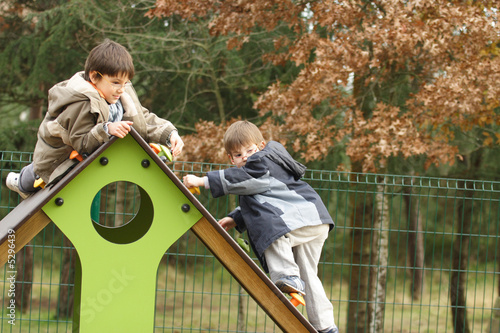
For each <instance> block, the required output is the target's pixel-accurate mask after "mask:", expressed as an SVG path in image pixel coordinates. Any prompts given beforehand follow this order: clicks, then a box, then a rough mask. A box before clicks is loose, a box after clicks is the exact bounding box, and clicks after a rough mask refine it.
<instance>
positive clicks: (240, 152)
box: [229, 141, 266, 168]
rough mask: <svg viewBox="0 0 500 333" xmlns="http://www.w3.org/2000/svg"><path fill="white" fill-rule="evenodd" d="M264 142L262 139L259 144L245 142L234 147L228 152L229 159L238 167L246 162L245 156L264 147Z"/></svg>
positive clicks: (247, 156)
mask: <svg viewBox="0 0 500 333" xmlns="http://www.w3.org/2000/svg"><path fill="white" fill-rule="evenodd" d="M265 146H266V143H265V142H264V141H262V142H261V143H260V144H258V145H257V144H255V143H251V144H247V145H243V146H241V147H239V148H238V149H235V150H234V151H233V152H231V154H229V158H230V159H231V163H233V164H234V165H236V166H237V167H238V168H241V167H242V166H244V165H245V164H246V163H247V158H249V157H250V156H252V155H253V154H255V153H256V152H258V151H259V150H262V149H264V147H265Z"/></svg>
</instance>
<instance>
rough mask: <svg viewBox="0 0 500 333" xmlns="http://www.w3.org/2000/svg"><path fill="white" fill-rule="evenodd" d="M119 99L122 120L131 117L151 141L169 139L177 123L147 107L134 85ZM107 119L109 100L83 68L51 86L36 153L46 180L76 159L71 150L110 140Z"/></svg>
mask: <svg viewBox="0 0 500 333" xmlns="http://www.w3.org/2000/svg"><path fill="white" fill-rule="evenodd" d="M120 100H121V102H122V105H123V109H124V113H123V119H122V120H130V121H132V122H133V123H134V124H133V127H134V129H135V130H137V131H138V132H139V134H140V135H141V136H142V137H143V138H144V139H145V140H146V141H148V142H157V143H162V144H164V143H166V142H167V139H168V138H169V136H170V133H171V132H172V131H173V130H175V127H174V126H173V125H172V123H170V122H169V121H167V120H165V119H161V118H159V117H158V116H156V115H155V114H153V113H151V112H149V111H148V110H147V109H146V108H144V107H143V106H142V105H141V103H140V102H139V99H138V97H137V94H136V92H135V90H134V88H133V87H128V88H126V91H125V92H124V93H123V95H122V96H121V98H120ZM108 120H109V104H108V103H107V102H106V100H105V99H104V98H102V97H101V96H100V95H99V92H98V91H97V90H96V89H95V88H94V87H93V86H92V85H91V83H90V82H88V81H86V80H85V79H84V78H83V72H79V73H76V74H75V75H74V76H73V77H71V78H70V79H69V80H66V81H63V82H61V83H58V84H56V85H55V86H54V87H52V88H51V89H50V90H49V105H48V110H47V114H46V115H45V118H44V120H43V121H42V123H41V125H40V128H39V130H38V141H37V144H36V146H35V152H34V155H33V164H34V165H33V166H34V171H35V173H36V174H37V175H38V176H40V177H41V178H42V179H43V180H44V181H45V183H47V184H49V183H50V182H53V181H57V180H58V179H59V178H60V177H61V176H63V175H64V174H65V173H66V172H67V171H68V170H69V169H70V168H71V167H72V166H73V165H74V164H75V163H76V162H75V161H73V160H69V155H70V153H71V151H73V150H76V151H78V152H79V153H80V154H81V155H84V154H91V153H92V152H93V151H95V150H96V149H97V148H98V147H99V146H101V145H102V144H103V143H105V142H107V141H109V140H110V136H109V135H108V134H107V133H106V131H105V129H104V124H105V123H106V122H108Z"/></svg>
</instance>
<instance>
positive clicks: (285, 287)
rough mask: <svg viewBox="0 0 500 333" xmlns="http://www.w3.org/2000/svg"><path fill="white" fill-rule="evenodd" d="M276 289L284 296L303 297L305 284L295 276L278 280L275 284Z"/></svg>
mask: <svg viewBox="0 0 500 333" xmlns="http://www.w3.org/2000/svg"><path fill="white" fill-rule="evenodd" d="M275 284H276V287H278V289H279V290H281V292H282V293H284V294H290V293H298V294H301V295H305V294H306V293H305V289H306V286H305V283H304V281H302V280H301V279H300V278H299V277H298V276H297V275H289V276H284V277H282V278H280V279H278V280H277V281H276V282H275Z"/></svg>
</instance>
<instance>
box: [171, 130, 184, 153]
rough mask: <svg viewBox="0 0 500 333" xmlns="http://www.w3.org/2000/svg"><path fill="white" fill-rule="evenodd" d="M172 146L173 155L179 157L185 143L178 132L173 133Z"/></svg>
mask: <svg viewBox="0 0 500 333" xmlns="http://www.w3.org/2000/svg"><path fill="white" fill-rule="evenodd" d="M170 144H171V145H172V154H173V155H174V156H178V155H179V154H180V153H181V152H182V148H183V147H184V142H183V141H182V139H181V137H180V135H179V133H177V131H173V132H172V135H170Z"/></svg>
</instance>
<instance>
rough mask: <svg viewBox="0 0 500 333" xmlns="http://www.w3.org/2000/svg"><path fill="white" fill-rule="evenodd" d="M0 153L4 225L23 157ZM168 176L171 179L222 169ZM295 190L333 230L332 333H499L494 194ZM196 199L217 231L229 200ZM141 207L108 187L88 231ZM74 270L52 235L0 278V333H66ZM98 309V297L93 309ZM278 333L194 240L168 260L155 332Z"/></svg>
mask: <svg viewBox="0 0 500 333" xmlns="http://www.w3.org/2000/svg"><path fill="white" fill-rule="evenodd" d="M0 153H1V159H0V163H1V164H0V178H1V180H2V186H1V192H0V218H3V217H4V216H5V215H6V214H8V212H9V211H10V210H12V209H13V208H14V207H15V206H16V205H17V204H18V203H19V200H20V198H19V197H18V195H17V194H16V193H13V192H11V191H9V190H8V189H7V188H6V187H5V185H4V184H5V178H6V177H7V174H8V173H9V172H11V171H19V170H20V169H21V168H22V167H23V166H24V165H26V164H27V163H29V162H30V160H31V154H30V153H19V152H5V151H4V152H0ZM169 166H170V167H171V168H172V170H174V172H175V173H176V174H177V175H178V176H179V177H182V175H184V174H186V173H194V174H198V175H201V174H204V173H205V172H207V171H211V170H218V169H220V168H225V167H228V166H227V165H218V164H207V163H187V162H175V163H172V164H169ZM304 180H305V181H307V182H309V183H310V184H311V185H312V186H313V187H314V188H315V189H316V191H317V192H318V193H319V194H320V196H321V197H322V199H323V201H324V202H325V204H326V205H327V207H328V209H329V211H330V214H331V215H332V217H333V219H334V221H335V222H336V227H335V229H334V230H333V231H332V232H331V233H330V237H329V239H328V240H327V242H326V243H325V246H324V250H323V255H322V258H321V262H320V265H319V275H320V277H321V279H322V281H323V284H324V287H325V290H326V291H327V294H328V296H329V297H330V299H331V301H332V303H333V305H334V315H335V320H336V323H337V325H338V326H339V328H340V330H341V332H344V331H345V332H489V331H491V332H493V331H494V332H498V330H499V328H498V322H499V320H500V318H499V317H500V313H499V310H500V305H499V304H500V303H498V302H499V301H498V300H499V289H498V284H499V281H498V270H499V269H498V264H499V260H500V255H499V254H500V242H499V218H500V209H499V202H500V201H499V199H500V183H497V182H491V181H477V180H476V181H472V180H460V179H444V178H424V177H410V176H397V175H380V174H354V173H341V172H333V171H324V170H308V171H307V173H306V176H305V177H304ZM198 198H199V200H200V202H201V203H202V204H203V205H204V206H205V207H206V208H207V209H208V211H210V212H211V214H212V215H213V216H214V217H215V218H216V219H220V218H222V217H224V216H226V214H227V213H228V212H229V211H231V210H232V209H234V207H235V206H236V199H235V197H232V196H228V197H223V198H219V199H213V198H211V197H210V194H209V191H203V190H202V193H201V195H199V196H198ZM138 201H140V195H139V194H138V192H137V191H136V188H135V184H130V183H123V182H120V183H113V184H110V185H108V186H107V187H105V188H103V189H102V190H101V191H100V192H99V193H97V194H96V199H95V203H94V204H95V207H97V208H92V212H93V214H92V218H93V220H94V223H101V224H104V225H107V226H116V225H120V224H123V223H127V221H128V220H129V219H130V218H131V217H132V216H134V214H135V213H136V212H137V209H136V208H135V207H136V205H137V202H138ZM233 237H235V238H238V237H243V238H245V237H246V235H238V234H236V233H234V234H233ZM250 255H251V257H254V256H253V253H251V254H250ZM74 266H75V253H74V248H73V247H72V245H71V243H70V242H69V241H68V240H67V239H66V238H65V237H64V235H63V234H62V233H61V232H60V231H59V230H58V229H57V227H55V225H54V224H52V223H51V224H49V225H48V226H47V227H46V228H45V229H44V230H43V231H42V232H41V233H39V234H38V235H37V236H36V237H35V238H34V239H33V240H32V241H31V242H30V243H29V244H28V245H27V246H26V247H25V248H24V249H23V250H21V251H20V252H19V253H18V254H17V256H16V262H15V268H12V267H10V266H9V265H5V266H4V267H2V268H0V304H1V311H0V332H70V331H72V308H73V298H72V295H73V294H72V292H73V283H74V281H73V278H74V269H75V267H74ZM95 274H99V272H95ZM106 278H109V277H103V279H106ZM124 283H126V282H124ZM14 294H15V295H14ZM108 296H109V295H108ZM12 304H15V306H14V311H12V308H13V307H12V306H11V305H12ZM103 306H106V297H104V295H103V297H102V299H98V300H97V301H96V304H95V308H96V310H98V309H99V307H103ZM131 306H133V304H131ZM302 311H304V310H303V309H302ZM304 314H305V315H307V314H306V313H305V311H304ZM279 331H280V330H279V328H277V326H276V325H275V324H274V323H273V321H272V320H270V318H269V317H268V316H267V315H266V314H265V312H264V311H262V310H261V309H260V308H259V306H258V304H257V303H256V302H255V301H254V300H253V299H252V298H251V297H249V296H248V294H246V292H245V291H244V290H243V289H242V288H241V287H240V286H239V285H238V283H237V282H236V280H235V279H234V278H233V277H232V276H231V275H230V274H229V273H228V272H227V271H226V270H225V269H224V268H223V267H222V265H221V264H220V263H219V262H218V261H217V259H216V258H214V257H213V256H212V255H211V253H210V252H209V251H208V250H207V249H206V248H205V247H204V245H203V244H202V243H201V242H200V241H199V240H198V239H197V238H196V237H195V236H194V234H193V233H191V232H187V233H186V234H185V235H183V236H182V237H181V238H180V239H179V240H178V241H177V242H176V243H175V244H174V245H173V246H171V247H170V248H169V249H168V251H167V252H166V253H165V255H164V257H163V260H162V262H161V264H160V266H159V268H158V274H157V295H156V312H155V332H279Z"/></svg>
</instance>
